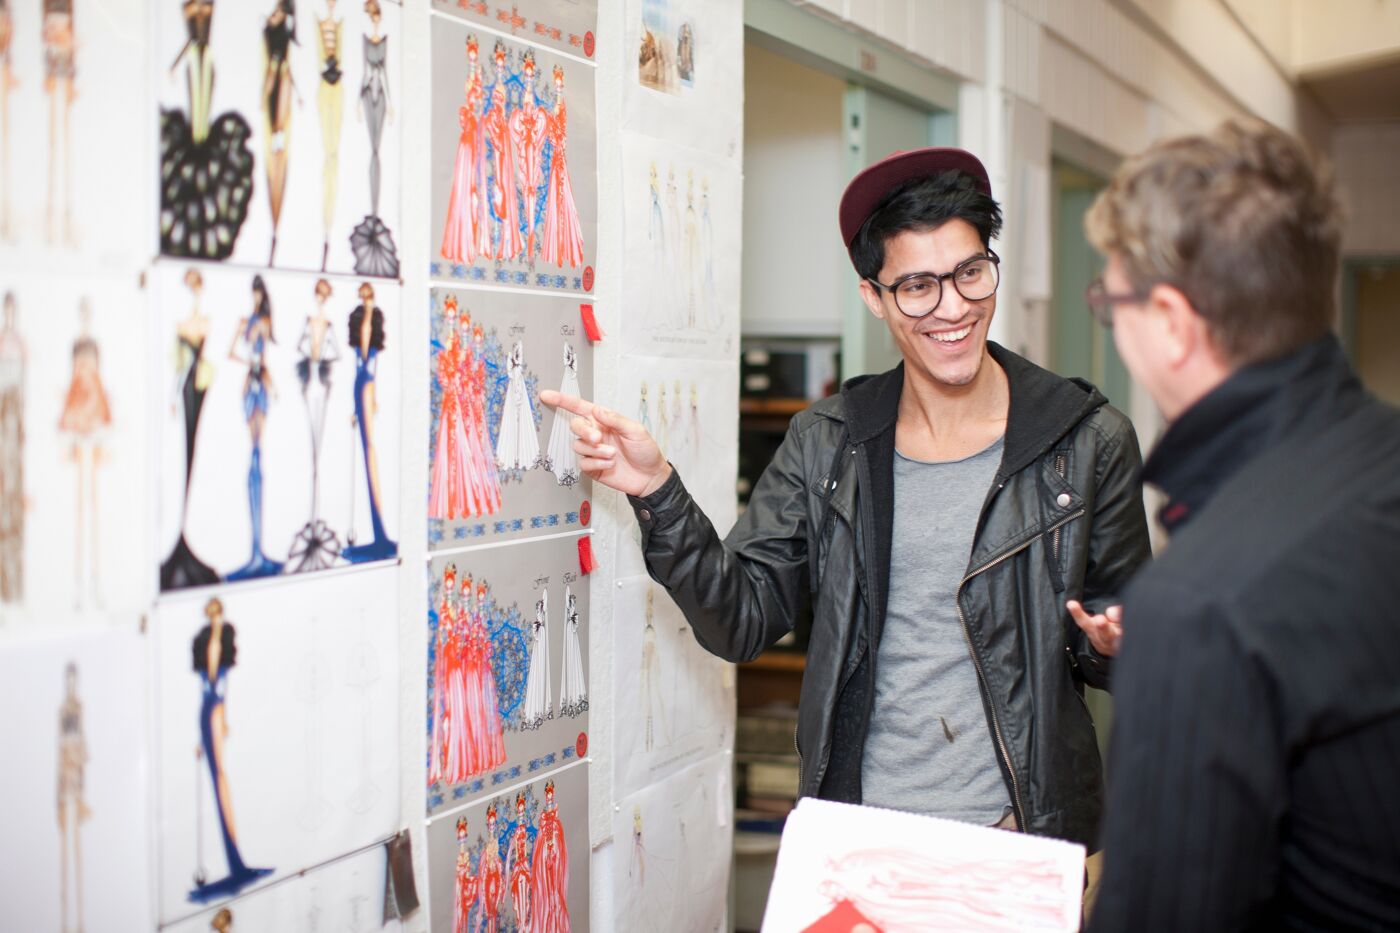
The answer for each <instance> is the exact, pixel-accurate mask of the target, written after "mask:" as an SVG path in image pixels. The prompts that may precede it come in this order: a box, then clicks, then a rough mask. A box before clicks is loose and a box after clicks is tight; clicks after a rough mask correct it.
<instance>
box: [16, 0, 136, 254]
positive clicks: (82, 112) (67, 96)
mask: <svg viewBox="0 0 1400 933" xmlns="http://www.w3.org/2000/svg"><path fill="white" fill-rule="evenodd" d="M4 7H5V9H4V11H3V12H0V34H3V33H8V34H9V36H8V41H7V42H6V46H5V48H4V49H0V266H3V267H4V268H9V269H17V268H25V269H28V270H31V271H38V270H45V271H49V272H52V273H55V274H57V273H63V272H67V273H71V272H73V271H75V270H78V269H83V270H87V271H102V272H118V271H121V270H125V269H132V268H134V267H135V265H136V264H139V263H140V262H143V261H144V260H145V259H146V258H148V257H149V255H150V250H149V245H148V244H149V242H150V241H149V240H148V239H146V238H145V235H146V233H147V229H148V227H147V224H146V217H147V216H149V211H148V210H147V205H148V203H149V201H148V200H147V199H148V197H149V196H150V193H151V192H152V191H153V188H154V186H153V185H148V184H147V183H146V182H147V180H148V179H149V178H150V177H151V172H150V170H149V168H148V165H149V163H148V162H147V161H146V158H147V156H146V152H145V147H144V146H143V145H142V144H141V143H142V141H143V140H142V133H143V129H142V128H143V127H145V126H147V125H149V124H148V123H147V122H146V121H147V119H148V113H149V111H148V110H147V106H148V98H146V97H144V96H143V95H141V94H138V93H134V92H133V91H134V89H137V88H143V87H145V85H146V81H147V75H148V74H149V70H148V67H147V65H146V46H147V42H146V36H147V23H146V21H145V19H144V13H145V8H146V7H145V4H138V3H131V2H125V0H71V2H66V3H14V2H12V3H6V4H4ZM115 178H120V179H124V180H126V183H124V184H113V183H112V180H113V179H115Z"/></svg>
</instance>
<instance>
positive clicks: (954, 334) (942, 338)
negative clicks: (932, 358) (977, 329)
mask: <svg viewBox="0 0 1400 933" xmlns="http://www.w3.org/2000/svg"><path fill="white" fill-rule="evenodd" d="M970 333H972V325H971V324H969V325H967V326H966V327H964V328H963V329H962V330H951V331H948V332H946V333H941V334H932V333H931V334H929V335H928V336H930V337H932V338H933V339H934V340H937V341H938V342H939V343H957V342H958V341H959V340H961V339H963V338H964V337H966V336H967V335H968V334H970Z"/></svg>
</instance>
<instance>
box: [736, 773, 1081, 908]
mask: <svg viewBox="0 0 1400 933" xmlns="http://www.w3.org/2000/svg"><path fill="white" fill-rule="evenodd" d="M1083 893H1084V847H1083V846H1079V845H1075V844H1073V843H1069V842H1061V841H1060V840H1058V839H1046V838H1043V837H1038V836H1031V835H1027V834H1025V833H1009V832H1006V831H1005V830H1001V829H991V828H990V827H984V826H973V825H971V824H968V823H957V822H953V821H952V820H940V819H936V818H934V817H927V816H916V815H912V814H909V813H901V812H896V811H894V810H883V809H880V808H878V807H862V806H856V805H854V804H847V803H835V802H832V801H830V800H818V799H817V798H815V797H806V798H803V799H802V800H800V801H799V802H798V804H797V809H795V810H794V811H793V812H792V813H791V814H789V815H788V818H787V823H786V825H785V826H784V828H783V840H782V844H781V847H780V848H779V849H778V864H777V868H776V869H775V871H774V874H773V887H772V889H771V890H770V891H769V893H768V906H767V909H766V911H765V913H764V915H763V929H764V930H765V931H768V930H771V931H773V933H799V931H801V930H806V929H808V928H810V927H811V926H812V925H813V924H816V923H818V922H820V921H821V920H823V919H824V918H830V921H829V922H831V921H835V920H836V919H837V918H840V919H841V920H842V921H843V922H842V925H841V927H840V928H841V929H850V928H853V927H854V926H856V925H857V924H859V923H865V924H869V925H870V926H871V927H873V928H875V929H881V930H891V931H898V930H928V929H940V930H968V931H975V930H1061V931H1069V930H1078V929H1079V920H1080V910H1081V906H1082V905H1081V898H1082V897H1083Z"/></svg>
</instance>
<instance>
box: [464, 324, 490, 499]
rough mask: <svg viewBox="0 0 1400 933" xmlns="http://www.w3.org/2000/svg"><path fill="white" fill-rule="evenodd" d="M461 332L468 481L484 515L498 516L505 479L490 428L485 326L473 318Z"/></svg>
mask: <svg viewBox="0 0 1400 933" xmlns="http://www.w3.org/2000/svg"><path fill="white" fill-rule="evenodd" d="M458 332H459V335H460V336H459V338H458V341H457V346H458V353H459V356H458V364H457V365H458V371H457V382H458V386H459V387H460V388H461V391H462V394H463V399H464V401H463V404H462V412H463V425H464V430H465V432H466V440H467V463H468V465H469V467H470V468H469V470H468V472H467V480H468V485H469V486H470V488H471V489H472V490H474V494H475V496H476V500H477V501H478V502H480V503H481V508H482V511H481V513H480V514H483V515H494V514H495V513H496V512H498V511H500V508H501V477H500V474H499V473H498V472H497V470H496V452H495V450H494V449H493V448H492V447H491V435H490V432H489V431H488V430H487V427H486V335H485V334H484V333H483V332H482V330H481V325H479V324H478V325H475V326H473V325H472V323H471V317H470V316H463V318H462V321H461V322H460V324H459V326H458ZM469 333H470V334H471V343H470V348H469V347H468V342H467V335H468V334H469Z"/></svg>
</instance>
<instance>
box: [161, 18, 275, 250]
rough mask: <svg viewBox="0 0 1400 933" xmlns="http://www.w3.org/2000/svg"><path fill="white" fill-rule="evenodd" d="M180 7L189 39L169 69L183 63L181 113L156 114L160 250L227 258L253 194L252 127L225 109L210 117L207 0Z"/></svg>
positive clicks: (211, 88)
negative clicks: (185, 101)
mask: <svg viewBox="0 0 1400 933" xmlns="http://www.w3.org/2000/svg"><path fill="white" fill-rule="evenodd" d="M183 10H184V16H185V27H186V30H187V31H188V35H189V37H188V39H187V40H186V41H185V45H184V47H183V48H182V49H180V54H179V55H177V56H176V58H175V61H174V63H172V64H171V66H170V70H171V71H172V72H173V71H174V70H175V68H176V66H178V65H179V64H180V61H181V59H186V60H187V64H186V77H187V82H188V88H189V115H188V117H187V116H186V115H185V114H184V113H182V112H181V111H179V110H176V109H171V110H166V109H164V108H162V109H161V112H160V251H161V252H162V253H163V254H165V255H167V256H190V257H196V258H200V259H227V258H228V257H229V256H231V255H232V254H233V248H234V245H235V243H236V242H237V240H238V233H239V231H240V230H241V229H242V228H243V221H244V220H246V219H247V217H248V202H249V201H251V200H252V197H253V154H252V152H250V151H249V150H248V141H249V140H250V139H251V138H252V135H253V131H252V129H250V128H249V126H248V121H247V120H245V119H243V117H242V115H240V114H238V113H235V112H233V111H227V112H225V113H221V114H219V115H218V116H217V117H214V118H213V119H212V120H211V117H210V107H211V105H212V103H213V94H214V62H213V59H212V58H210V55H209V34H210V29H211V27H212V24H213V19H214V0H184V4H183Z"/></svg>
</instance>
